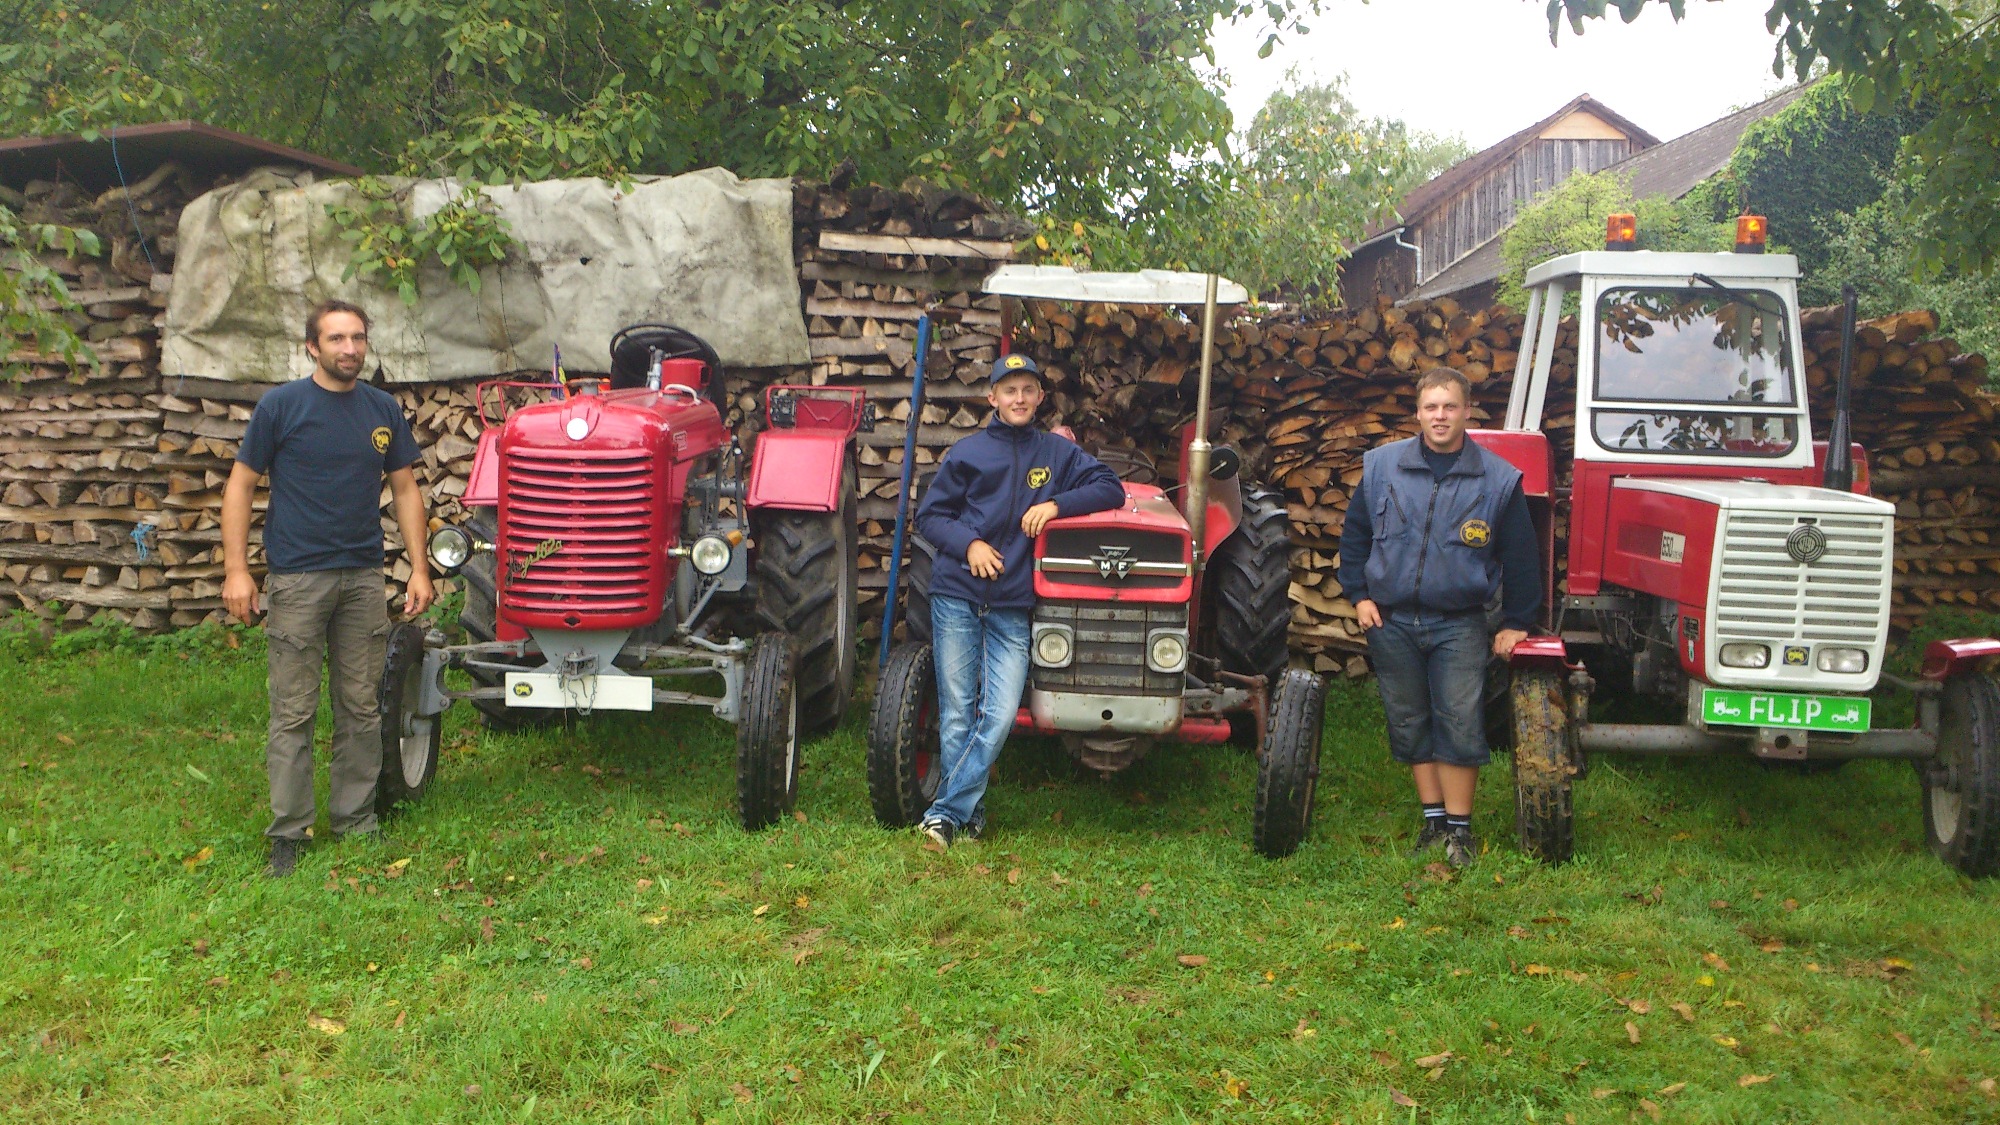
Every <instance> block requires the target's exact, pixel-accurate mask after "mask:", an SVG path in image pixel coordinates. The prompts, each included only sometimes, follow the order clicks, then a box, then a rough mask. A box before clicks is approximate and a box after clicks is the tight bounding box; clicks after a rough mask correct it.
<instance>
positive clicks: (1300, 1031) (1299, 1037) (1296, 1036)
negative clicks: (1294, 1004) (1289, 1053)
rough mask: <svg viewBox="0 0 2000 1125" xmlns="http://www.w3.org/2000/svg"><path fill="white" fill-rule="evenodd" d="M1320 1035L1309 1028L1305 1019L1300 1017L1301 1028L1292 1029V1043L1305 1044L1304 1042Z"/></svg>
mask: <svg viewBox="0 0 2000 1125" xmlns="http://www.w3.org/2000/svg"><path fill="white" fill-rule="evenodd" d="M1318 1034H1319V1032H1318V1031H1317V1030H1315V1029H1313V1028H1310V1027H1307V1026H1306V1021H1305V1017H1304V1016H1300V1017H1299V1026H1297V1027H1295V1028H1293V1029H1292V1041H1293V1042H1295V1043H1296V1042H1303V1041H1304V1040H1307V1039H1311V1038H1312V1037H1313V1036H1315V1035H1318Z"/></svg>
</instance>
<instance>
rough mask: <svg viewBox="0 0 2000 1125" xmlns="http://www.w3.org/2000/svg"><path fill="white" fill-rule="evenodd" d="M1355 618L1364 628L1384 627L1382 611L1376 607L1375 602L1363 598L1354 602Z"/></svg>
mask: <svg viewBox="0 0 2000 1125" xmlns="http://www.w3.org/2000/svg"><path fill="white" fill-rule="evenodd" d="M1354 620H1355V621H1356V622H1358V623H1360V625H1361V627H1362V628H1363V629H1380V628H1381V627H1382V611H1381V610H1380V609H1379V608H1377V607H1376V605H1375V603H1374V602H1372V601H1369V600H1368V599H1367V598H1363V599H1361V600H1360V601H1358V602H1355V603H1354Z"/></svg>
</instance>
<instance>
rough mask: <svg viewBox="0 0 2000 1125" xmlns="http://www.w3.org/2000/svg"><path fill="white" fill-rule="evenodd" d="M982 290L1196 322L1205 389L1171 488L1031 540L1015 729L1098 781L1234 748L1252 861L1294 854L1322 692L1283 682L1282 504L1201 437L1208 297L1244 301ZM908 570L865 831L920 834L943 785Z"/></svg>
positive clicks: (1089, 289) (1024, 278) (1059, 270)
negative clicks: (1251, 773) (1025, 666)
mask: <svg viewBox="0 0 2000 1125" xmlns="http://www.w3.org/2000/svg"><path fill="white" fill-rule="evenodd" d="M985 289H986V292H987V293H989V294H998V295H1001V296H1003V297H1009V298H1021V297H1039V298H1046V299H1050V300H1069V301H1096V302H1116V303H1126V304H1162V305H1182V306H1187V305H1196V304H1200V305H1202V306H1203V315H1202V353H1201V354H1202V360H1201V386H1200V390H1199V392H1198V394H1199V397H1198V400H1197V406H1196V410H1195V421H1194V423H1193V424H1192V425H1191V426H1189V427H1188V429H1187V431H1186V433H1185V435H1184V436H1183V439H1182V455H1181V458H1180V465H1181V471H1180V481H1179V483H1178V484H1176V485H1175V486H1174V487H1173V488H1170V489H1161V488H1159V487H1157V486H1154V485H1150V484H1134V483H1127V484H1126V485H1125V503H1124V504H1123V506H1121V507H1118V508H1114V509H1111V510H1109V511H1104V512H1099V513H1096V514H1095V515H1088V516H1073V517H1070V518H1066V519H1057V520H1052V521H1050V523H1049V525H1048V526H1047V527H1046V528H1045V529H1044V530H1043V531H1042V534H1041V535H1040V536H1039V537H1037V539H1036V542H1035V550H1034V559H1035V598H1036V603H1035V609H1034V614H1033V618H1032V625H1031V633H1030V638H1029V649H1028V652H1029V659H1030V666H1029V672H1028V684H1027V689H1026V692H1025V696H1026V697H1025V699H1023V700H1022V701H1021V705H1020V706H1019V708H1018V711H1017V715H1016V718H1015V723H1014V729H1015V731H1016V732H1017V733H1022V734H1031V735H1032V734H1039V735H1052V736H1055V737H1056V738H1058V739H1059V740H1060V741H1061V743H1062V745H1063V747H1064V748H1065V749H1066V750H1067V751H1068V752H1069V754H1070V755H1071V756H1072V757H1074V758H1075V759H1076V760H1077V761H1078V762H1080V763H1082V764H1083V765H1084V766H1087V767H1089V768H1090V769H1092V770H1094V771H1096V772H1097V773H1098V774H1099V775H1100V776H1109V775H1111V774H1113V773H1116V772H1118V771H1119V770H1122V769H1125V768H1126V767H1127V766H1130V765H1131V764H1132V763H1134V762H1136V761H1138V760H1139V759H1140V758H1142V757H1144V756H1145V755H1146V753H1147V752H1148V751H1149V750H1151V749H1152V748H1153V746H1155V745H1156V744H1158V743H1160V742H1162V741H1178V742H1187V743H1222V742H1227V741H1230V739H1231V736H1232V733H1233V734H1235V735H1236V736H1237V737H1238V738H1239V739H1240V740H1242V741H1246V742H1250V743H1252V744H1253V745H1254V746H1255V747H1256V751H1257V756H1258V768H1257V793H1256V808H1255V813H1254V816H1253V819H1252V834H1251V838H1252V842H1253V844H1254V845H1255V847H1256V849H1257V850H1258V851H1259V852H1261V853H1263V854H1264V855H1267V856H1274V857H1275V856H1284V855H1289V854H1290V853H1291V852H1292V851H1293V850H1295V849H1296V848H1297V847H1298V846H1299V843H1300V842H1301V841H1302V840H1304V838H1305V836H1306V832H1307V830H1308V828H1309V827H1310V826H1311V823H1312V810H1313V792H1314V785H1315V782H1316V780H1317V778H1318V776H1319V744H1320V728H1321V724H1322V716H1323V712H1324V707H1325V698H1326V687H1325V685H1324V683H1322V682H1321V680H1320V678H1319V677H1318V676H1316V675H1313V674H1312V673H1310V672H1304V671H1300V670H1297V669H1291V668H1287V667H1286V649H1285V630H1286V626H1287V625H1288V623H1289V622H1290V619H1291V603H1290V593H1289V591H1290V585H1291V565H1290V543H1289V540H1288V530H1289V525H1288V520H1287V516H1286V512H1285V504H1284V498H1283V497H1282V496H1281V495H1280V494H1278V493H1276V492H1272V491H1267V490H1264V489H1260V488H1256V487H1254V486H1246V485H1245V484H1244V483H1243V482H1242V481H1241V480H1240V479H1239V478H1238V475H1237V471H1238V469H1239V467H1240V465H1241V461H1240V458H1239V456H1238V455H1237V453H1236V452H1235V451H1234V450H1233V449H1230V448H1229V447H1227V446H1223V447H1219V448H1211V446H1210V444H1209V442H1208V441H1207V440H1206V437H1205V435H1206V433H1207V428H1208V426H1207V424H1208V413H1209V410H1208V404H1209V375H1210V369H1211V365H1212V355H1213V353H1212V348H1211V338H1212V336H1213V334H1214V323H1215V308H1216V304H1217V300H1218V293H1221V294H1222V300H1223V301H1225V302H1226V303H1241V302H1243V301H1245V300H1247V299H1248V294H1247V293H1246V292H1245V291H1244V290H1243V288H1242V287H1241V286H1239V285H1236V284H1235V283H1233V282H1226V281H1221V280H1220V279H1218V278H1216V277H1214V276H1212V275H1209V276H1203V275H1197V274H1184V273H1170V272H1165V271H1157V270H1147V271H1143V272H1141V273H1136V274H1116V273H1090V272H1079V271H1075V270H1071V269H1068V268H1066V267H1059V266H1017V265H1008V266H1002V267H1000V268H999V269H998V270H997V271H995V272H994V274H993V275H992V277H990V278H989V279H988V280H987V282H986V286H985ZM911 416H912V417H915V416H916V415H915V413H912V415H911ZM906 462H907V459H906ZM908 491H909V490H908V489H907V488H906V489H905V490H904V492H905V494H907V493H908ZM907 555H908V563H907V566H906V568H904V569H906V572H907V573H906V577H907V579H908V582H907V584H906V585H904V590H905V592H906V594H907V604H908V608H907V612H906V614H905V621H906V625H907V633H908V635H909V637H910V641H909V642H908V643H905V644H902V645H900V646H897V647H896V648H895V649H894V650H893V651H891V652H890V653H889V657H888V665H887V667H886V669H885V670H884V671H883V673H882V681H881V686H880V688H879V690H878V691H877V692H876V696H875V705H874V711H873V713H872V717H871V719H870V722H869V730H868V790H869V795H870V797H871V799H872V801H873V804H874V808H875V816H876V819H877V820H879V821H880V822H881V823H882V824H884V825H886V826H888V827H892V828H893V827H904V826H908V825H912V824H915V823H917V820H918V818H919V817H921V816H922V815H923V812H924V810H925V809H927V808H928V807H929V806H930V803H931V801H932V799H933V798H934V797H935V795H936V793H937V787H938V782H939V780H940V773H941V765H940V760H939V747H938V716H937V681H936V675H935V672H934V670H933V667H932V661H931V646H930V644H929V639H930V596H929V594H930V590H929V586H930V583H929V575H930V564H931V561H932V559H933V558H934V556H935V551H934V549H933V548H932V547H931V546H930V545H929V544H928V543H924V542H923V541H922V540H921V539H918V538H914V537H913V541H912V542H911V543H910V549H909V550H908V551H907ZM893 599H894V591H893V590H892V591H891V600H892V601H893ZM885 636H886V634H885Z"/></svg>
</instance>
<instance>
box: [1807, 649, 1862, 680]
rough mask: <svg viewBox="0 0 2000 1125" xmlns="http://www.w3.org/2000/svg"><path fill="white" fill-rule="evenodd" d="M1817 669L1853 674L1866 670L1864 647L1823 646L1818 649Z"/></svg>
mask: <svg viewBox="0 0 2000 1125" xmlns="http://www.w3.org/2000/svg"><path fill="white" fill-rule="evenodd" d="M1819 670H1820V671H1822V672H1839V673H1843V674H1845V675H1849V676H1851V675H1853V674H1855V673H1856V672H1866V671H1867V670H1868V650H1867V649H1865V648H1823V649H1820V650H1819Z"/></svg>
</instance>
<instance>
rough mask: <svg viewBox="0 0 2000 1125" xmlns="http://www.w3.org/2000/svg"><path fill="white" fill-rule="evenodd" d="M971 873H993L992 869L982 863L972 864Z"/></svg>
mask: <svg viewBox="0 0 2000 1125" xmlns="http://www.w3.org/2000/svg"><path fill="white" fill-rule="evenodd" d="M972 873H973V874H974V875H991V874H993V869H992V868H991V867H988V866H986V865H985V864H983V863H975V864H973V865H972Z"/></svg>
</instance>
